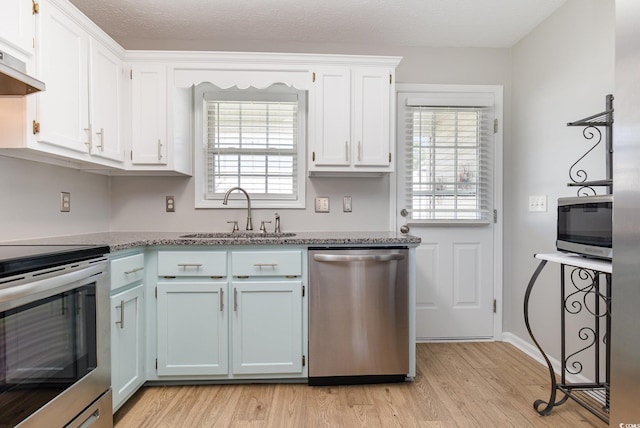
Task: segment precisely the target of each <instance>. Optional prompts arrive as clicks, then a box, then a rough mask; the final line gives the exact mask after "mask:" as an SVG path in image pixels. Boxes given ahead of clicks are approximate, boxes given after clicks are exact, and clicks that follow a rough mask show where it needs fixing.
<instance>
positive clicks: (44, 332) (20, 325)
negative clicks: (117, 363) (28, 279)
mask: <svg viewBox="0 0 640 428" xmlns="http://www.w3.org/2000/svg"><path fill="white" fill-rule="evenodd" d="M96 366H97V346H96V284H95V283H92V284H88V285H84V286H82V287H79V288H76V289H73V290H69V291H65V292H63V293H59V294H56V295H54V296H50V297H47V298H44V299H41V300H37V301H35V302H32V303H28V304H25V305H23V306H20V307H17V308H13V309H9V310H6V311H4V312H2V313H1V314H0V427H12V426H15V425H17V424H18V423H20V422H22V421H23V420H24V419H26V418H28V417H29V416H30V415H31V414H33V413H34V412H36V411H37V410H38V409H40V408H41V407H42V406H44V405H46V404H47V403H48V402H50V401H51V400H52V399H54V398H55V397H56V396H58V395H60V394H62V393H63V392H64V391H65V390H67V389H68V388H70V387H72V386H73V385H74V384H75V383H76V382H77V381H79V380H80V379H82V378H83V377H84V376H86V375H87V374H88V373H90V372H91V371H92V370H94V369H95V368H96Z"/></svg>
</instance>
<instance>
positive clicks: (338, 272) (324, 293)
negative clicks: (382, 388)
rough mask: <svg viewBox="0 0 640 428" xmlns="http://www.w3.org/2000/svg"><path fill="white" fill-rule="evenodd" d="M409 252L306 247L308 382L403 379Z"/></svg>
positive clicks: (406, 351) (406, 350) (406, 352)
mask: <svg viewBox="0 0 640 428" xmlns="http://www.w3.org/2000/svg"><path fill="white" fill-rule="evenodd" d="M408 254H409V251H408V250H407V249H404V248H389V249H380V248H377V249H329V250H325V249H310V251H309V288H310V289H309V384H310V385H337V384H351V383H379V382H400V381H404V380H405V379H406V376H407V373H408V372H409V314H408V311H409V307H408V294H409V290H408V289H409V281H408Z"/></svg>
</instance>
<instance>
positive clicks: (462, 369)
mask: <svg viewBox="0 0 640 428" xmlns="http://www.w3.org/2000/svg"><path fill="white" fill-rule="evenodd" d="M547 373H548V372H547V369H546V367H544V366H541V365H540V364H539V363H537V362H536V361H534V360H533V359H531V358H529V357H528V356H527V355H525V354H523V353H522V352H520V351H519V350H518V349H516V348H515V347H513V346H511V345H509V344H507V343H502V342H483V343H430V344H418V347H417V376H416V379H415V381H414V382H406V383H401V384H383V385H366V386H362V385H360V386H332V387H312V386H307V385H306V384H256V385H198V386H154V387H145V388H143V389H141V390H140V391H139V392H138V393H136V395H135V396H134V397H133V398H131V399H130V400H129V401H128V402H127V403H126V404H125V405H124V406H123V407H122V408H121V409H120V410H119V411H118V412H117V413H116V415H115V416H114V421H115V426H116V428H129V427H136V428H138V427H153V428H158V427H171V428H179V427H189V428H195V427H231V426H233V427H247V426H251V427H278V428H280V427H295V428H300V427H321V426H324V427H385V428H386V427H473V428H479V427H480V428H487V427H553V428H557V427H563V428H565V427H599V428H602V427H606V424H605V423H603V422H602V421H600V419H598V418H596V417H595V416H593V415H592V414H591V413H589V412H588V411H587V410H585V409H583V408H582V407H580V406H579V405H578V404H576V403H575V402H573V401H572V400H569V401H567V402H566V403H565V404H563V405H561V406H559V407H556V408H554V410H553V411H552V412H551V415H549V416H545V417H542V416H538V414H537V413H536V412H535V411H534V410H533V404H532V403H533V402H534V401H535V400H537V399H544V400H545V401H546V400H547V399H548V397H549V379H548V377H547V376H548V374H547Z"/></svg>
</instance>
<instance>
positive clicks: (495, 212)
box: [493, 210, 498, 223]
mask: <svg viewBox="0 0 640 428" xmlns="http://www.w3.org/2000/svg"><path fill="white" fill-rule="evenodd" d="M493 222H494V223H497V222H498V210H493Z"/></svg>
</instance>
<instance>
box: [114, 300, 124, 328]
mask: <svg viewBox="0 0 640 428" xmlns="http://www.w3.org/2000/svg"><path fill="white" fill-rule="evenodd" d="M116 308H120V321H116V324H117V325H119V326H120V328H124V300H120V304H119V305H118V306H116Z"/></svg>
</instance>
